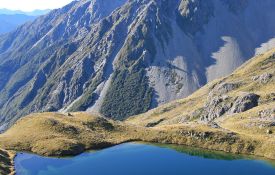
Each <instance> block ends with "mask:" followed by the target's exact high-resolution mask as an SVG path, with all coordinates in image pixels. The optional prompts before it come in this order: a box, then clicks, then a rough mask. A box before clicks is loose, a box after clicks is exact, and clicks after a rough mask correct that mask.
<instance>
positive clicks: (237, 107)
mask: <svg viewBox="0 0 275 175" xmlns="http://www.w3.org/2000/svg"><path fill="white" fill-rule="evenodd" d="M259 98H260V96H259V95H257V94H254V93H247V94H244V95H242V96H240V97H237V98H236V99H235V101H234V103H233V106H232V108H231V111H230V112H231V113H240V112H244V111H247V110H249V109H251V108H253V107H256V106H258V100H259Z"/></svg>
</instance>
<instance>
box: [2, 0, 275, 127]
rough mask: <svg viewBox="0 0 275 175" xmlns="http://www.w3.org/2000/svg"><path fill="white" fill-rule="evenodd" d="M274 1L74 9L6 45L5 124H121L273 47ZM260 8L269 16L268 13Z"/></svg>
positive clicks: (12, 36)
mask: <svg viewBox="0 0 275 175" xmlns="http://www.w3.org/2000/svg"><path fill="white" fill-rule="evenodd" d="M274 6H275V1H273V0H263V1H261V2H259V1H257V0H249V1H248V0H242V1H241V2H240V1H237V0H233V1H231V0H230V1H229V0H209V1H203V0H192V1H191V0H174V1H170V0H129V1H126V0H115V1H112V3H108V2H107V1H106V0H92V1H87V0H81V1H74V2H72V3H71V4H69V5H67V6H65V7H64V8H62V9H58V10H54V11H52V12H50V13H49V14H47V15H45V16H42V17H40V18H38V19H37V20H35V21H34V22H32V23H29V24H26V25H23V26H21V27H19V28H18V29H17V30H16V31H14V32H12V33H9V34H6V35H4V36H1V37H0V125H1V129H2V130H3V129H6V128H7V127H8V126H10V125H11V124H12V123H14V122H15V121H16V120H17V119H18V118H20V117H21V116H24V115H27V114H29V113H31V112H37V111H92V112H98V113H101V114H102V115H104V116H106V117H111V118H114V119H124V118H127V117H128V116H131V115H135V114H139V113H142V112H145V111H147V110H148V109H151V108H153V107H156V106H158V105H160V104H163V103H166V102H169V101H171V100H174V99H178V98H182V97H185V96H187V95H189V94H190V93H192V92H193V91H195V90H196V89H198V88H199V87H201V86H202V85H204V84H205V83H207V82H208V81H209V80H212V79H214V78H217V77H220V76H223V75H226V74H228V73H230V72H231V71H232V70H233V69H235V68H236V67H237V66H239V65H240V64H241V63H243V62H244V61H245V60H247V59H249V58H250V57H252V56H253V55H255V54H259V53H261V52H264V51H265V50H267V49H268V48H270V47H272V46H274V45H275V44H274V36H275V24H274V22H273V21H274V16H275V11H274V9H273V7H274ZM263 9H264V10H263Z"/></svg>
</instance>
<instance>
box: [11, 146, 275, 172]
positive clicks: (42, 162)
mask: <svg viewBox="0 0 275 175" xmlns="http://www.w3.org/2000/svg"><path fill="white" fill-rule="evenodd" d="M15 168H16V171H17V175H275V164H274V162H268V161H263V160H254V159H251V158H247V157H246V158H244V157H242V156H237V155H232V154H225V153H221V152H213V151H205V150H200V149H194V148H190V147H182V146H181V147H179V146H174V145H149V144H143V143H126V144H121V145H118V146H114V147H111V148H108V149H103V150H100V151H96V152H86V153H83V154H81V155H78V156H76V157H69V158H48V157H41V156H38V155H34V154H28V153H20V154H18V156H17V157H16V158H15Z"/></svg>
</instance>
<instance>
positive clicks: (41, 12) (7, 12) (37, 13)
mask: <svg viewBox="0 0 275 175" xmlns="http://www.w3.org/2000/svg"><path fill="white" fill-rule="evenodd" d="M50 11H51V10H50V9H46V10H34V11H31V12H24V11H21V10H9V9H5V8H4V9H0V14H5V15H16V14H23V15H28V16H40V15H44V14H46V13H48V12H50Z"/></svg>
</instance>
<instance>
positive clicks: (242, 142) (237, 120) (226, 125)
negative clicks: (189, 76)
mask: <svg viewBox="0 0 275 175" xmlns="http://www.w3.org/2000/svg"><path fill="white" fill-rule="evenodd" d="M274 90H275V49H273V50H271V51H269V52H267V53H265V54H263V55H259V56H257V57H255V58H253V59H251V60H250V61H248V62H247V63H245V64H244V65H243V66H241V67H240V68H239V69H238V70H236V71H235V72H234V73H233V74H231V75H230V76H227V77H224V78H221V79H218V80H215V81H212V82H211V83H209V84H207V85H206V86H204V87H203V88H201V89H200V90H198V91H196V92H195V93H194V94H192V95H191V96H189V97H187V98H184V99H181V100H177V101H174V102H172V103H169V104H166V105H163V106H161V107H158V108H156V109H153V110H151V111H149V112H147V113H144V114H141V115H139V116H133V117H130V118H129V119H128V120H127V121H124V122H120V121H113V120H111V119H107V118H103V117H100V116H97V115H94V114H93V115H92V114H89V113H84V112H76V113H48V112H46V113H34V114H31V115H29V116H26V117H24V118H22V119H20V120H18V121H17V122H16V123H15V124H14V125H13V126H12V127H11V128H10V129H9V130H8V131H6V132H5V133H4V134H0V145H1V147H2V148H4V149H9V150H16V151H31V152H34V153H38V154H41V155H47V156H64V155H74V154H78V153H81V152H83V151H85V150H88V149H97V148H104V147H107V146H112V145H115V144H119V143H123V142H129V141H146V142H154V143H173V144H179V145H191V146H193V147H201V148H207V149H212V150H220V151H225V152H231V153H237V154H240V153H244V154H253V155H258V156H264V157H267V158H271V159H275V150H274V149H273V148H274V143H275V134H274V131H275V124H274V123H275V109H274V106H275V105H274V104H275V92H274Z"/></svg>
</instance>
